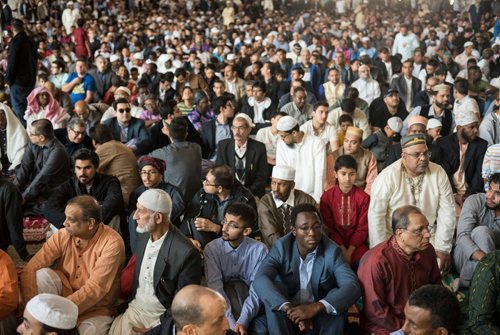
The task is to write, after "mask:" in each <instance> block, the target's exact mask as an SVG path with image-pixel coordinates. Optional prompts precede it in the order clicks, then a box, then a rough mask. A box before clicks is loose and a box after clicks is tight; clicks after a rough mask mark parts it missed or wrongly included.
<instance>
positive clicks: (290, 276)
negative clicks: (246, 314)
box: [253, 204, 361, 334]
mask: <svg viewBox="0 0 500 335" xmlns="http://www.w3.org/2000/svg"><path fill="white" fill-rule="evenodd" d="M292 222H293V227H292V232H291V233H289V234H287V235H285V236H284V237H282V238H281V239H279V240H277V241H276V242H275V243H274V246H273V248H272V249H271V251H270V253H269V254H268V255H267V257H266V258H265V259H264V261H263V262H262V263H261V265H260V268H259V270H258V271H257V274H256V275H255V279H254V283H253V285H254V288H255V291H256V292H257V295H258V296H259V299H260V300H261V301H262V302H263V303H264V306H265V309H266V318H267V323H268V329H269V331H270V333H272V334H276V333H281V334H295V333H297V331H298V330H299V329H300V330H301V331H310V334H343V333H344V323H345V320H346V312H347V309H348V308H349V307H350V306H351V305H352V304H353V303H354V302H355V301H356V300H357V299H358V298H359V296H360V293H361V291H360V288H359V284H358V280H357V278H356V275H355V274H354V273H353V272H352V270H351V269H350V267H349V265H347V264H346V262H345V261H344V257H343V256H342V251H341V250H340V248H339V247H338V246H337V245H336V244H335V243H333V242H332V241H331V240H330V239H328V237H327V236H326V235H324V234H323V228H324V226H323V223H322V221H321V216H320V214H319V210H318V209H317V208H316V206H314V205H311V204H300V205H298V206H295V207H294V208H293V211H292Z"/></svg>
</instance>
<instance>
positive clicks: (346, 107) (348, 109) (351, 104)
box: [340, 98, 356, 115]
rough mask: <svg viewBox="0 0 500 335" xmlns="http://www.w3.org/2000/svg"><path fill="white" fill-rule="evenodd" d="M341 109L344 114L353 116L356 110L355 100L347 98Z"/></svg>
mask: <svg viewBox="0 0 500 335" xmlns="http://www.w3.org/2000/svg"><path fill="white" fill-rule="evenodd" d="M340 108H341V109H342V111H343V112H344V113H348V114H351V115H352V113H354V110H355V109H356V102H355V101H354V99H349V98H345V99H343V100H342V102H341V103H340Z"/></svg>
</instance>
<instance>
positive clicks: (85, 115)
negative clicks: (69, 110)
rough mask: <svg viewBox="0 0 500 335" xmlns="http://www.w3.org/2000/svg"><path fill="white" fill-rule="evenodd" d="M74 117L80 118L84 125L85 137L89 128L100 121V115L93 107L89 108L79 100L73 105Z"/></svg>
mask: <svg viewBox="0 0 500 335" xmlns="http://www.w3.org/2000/svg"><path fill="white" fill-rule="evenodd" d="M74 116H75V117H78V118H80V119H81V120H82V121H83V122H84V123H85V131H86V132H87V135H89V133H90V128H92V127H93V126H95V125H96V124H98V123H99V122H100V121H101V113H99V111H98V110H97V108H95V107H94V106H89V105H88V104H87V103H86V102H85V101H84V100H80V101H78V102H77V103H76V104H75V109H74Z"/></svg>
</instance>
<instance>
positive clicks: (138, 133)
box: [103, 98, 148, 147]
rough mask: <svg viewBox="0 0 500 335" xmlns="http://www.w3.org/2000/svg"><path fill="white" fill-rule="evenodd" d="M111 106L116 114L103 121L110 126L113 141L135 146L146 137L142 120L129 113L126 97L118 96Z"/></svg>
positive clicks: (146, 132) (146, 133)
mask: <svg viewBox="0 0 500 335" xmlns="http://www.w3.org/2000/svg"><path fill="white" fill-rule="evenodd" d="M113 108H114V109H115V110H116V112H117V113H116V116H115V117H112V118H110V119H107V120H106V121H104V122H103V123H104V124H105V125H108V126H109V127H110V128H111V133H112V134H113V139H114V140H115V141H118V142H121V143H124V144H127V146H131V147H135V144H136V143H137V142H139V141H140V140H144V139H146V138H147V137H148V131H147V129H146V126H145V124H144V121H143V120H141V119H138V118H135V117H133V116H132V115H131V114H130V103H129V102H128V101H127V99H124V98H120V99H117V100H115V102H113Z"/></svg>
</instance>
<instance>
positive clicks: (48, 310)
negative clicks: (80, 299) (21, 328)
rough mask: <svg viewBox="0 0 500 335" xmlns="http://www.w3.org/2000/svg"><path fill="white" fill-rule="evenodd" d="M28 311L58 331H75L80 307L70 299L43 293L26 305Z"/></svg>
mask: <svg viewBox="0 0 500 335" xmlns="http://www.w3.org/2000/svg"><path fill="white" fill-rule="evenodd" d="M26 310H27V311H28V313H30V314H31V315H32V316H33V317H34V318H35V319H36V320H38V321H40V322H41V323H43V324H45V325H47V326H50V327H53V328H57V329H73V328H75V327H76V321H77V320H78V306H76V304H75V303H74V302H72V301H71V300H69V299H68V298H64V297H61V296H58V295H55V294H48V293H41V294H39V295H37V296H35V297H33V299H31V300H30V301H28V304H26Z"/></svg>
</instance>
